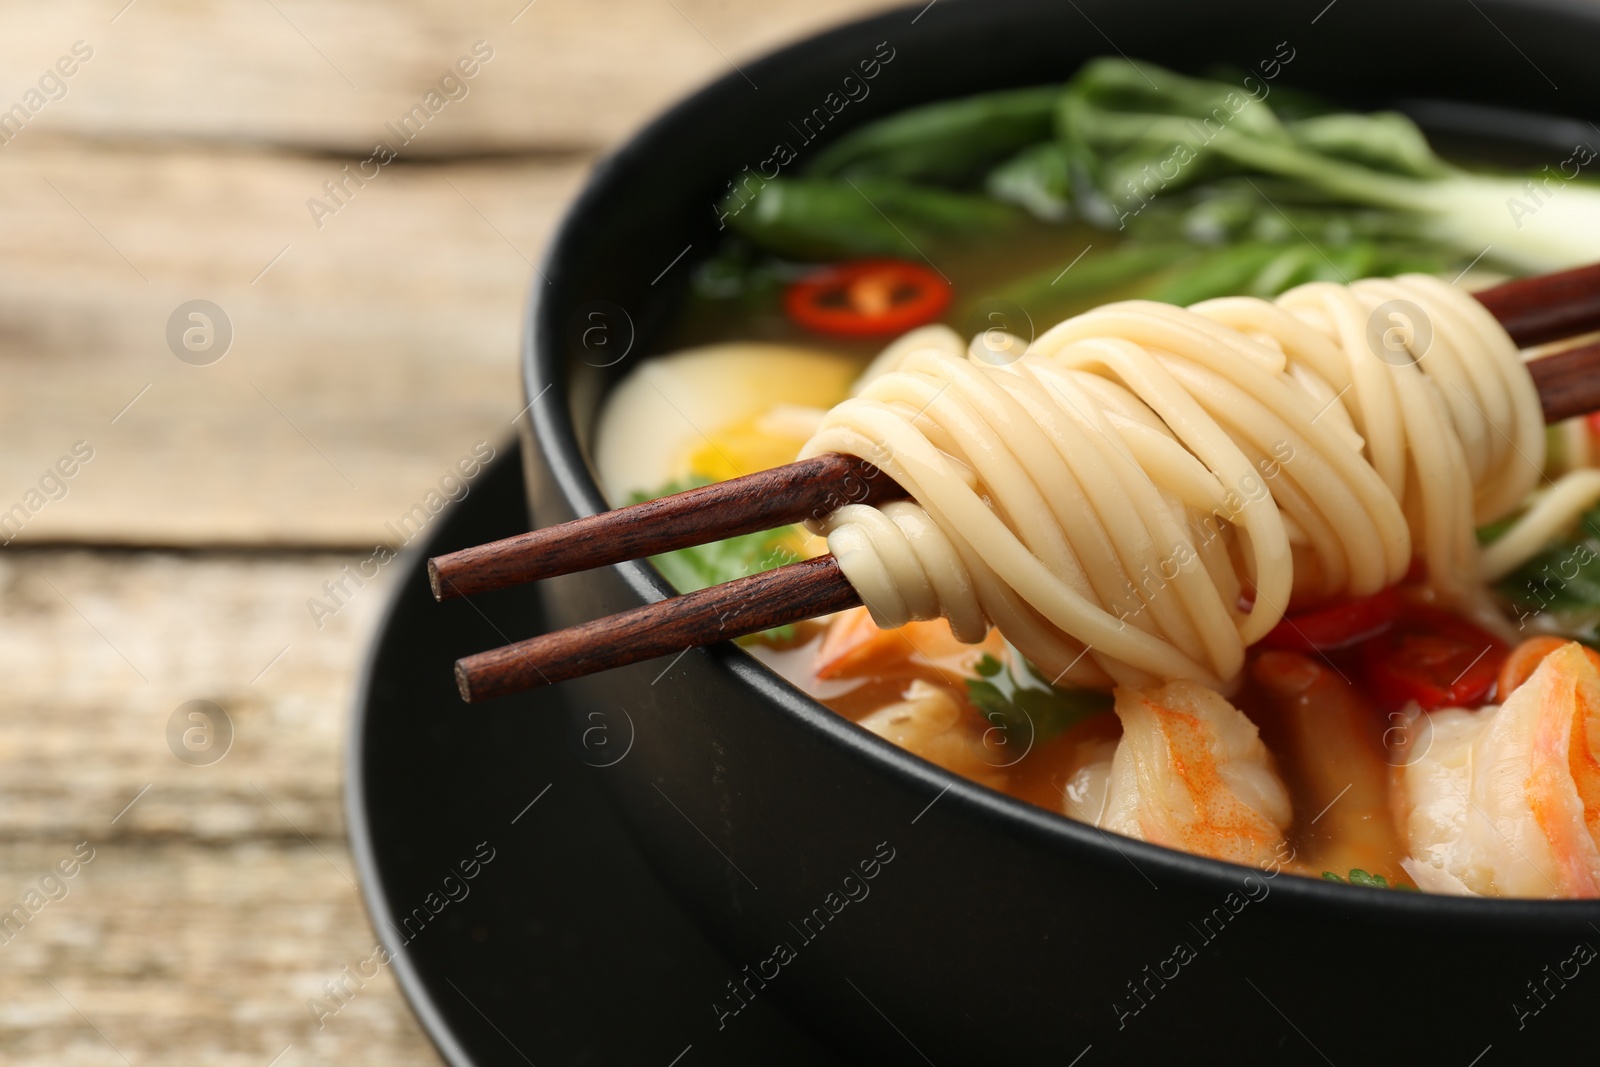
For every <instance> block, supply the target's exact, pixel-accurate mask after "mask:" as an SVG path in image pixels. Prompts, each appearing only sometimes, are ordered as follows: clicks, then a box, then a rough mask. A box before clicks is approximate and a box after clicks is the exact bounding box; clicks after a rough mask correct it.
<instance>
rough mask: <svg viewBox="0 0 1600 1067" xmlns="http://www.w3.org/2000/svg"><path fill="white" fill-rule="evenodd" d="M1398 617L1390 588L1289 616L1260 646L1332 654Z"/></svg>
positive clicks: (1397, 598) (1378, 631)
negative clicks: (1357, 598)
mask: <svg viewBox="0 0 1600 1067" xmlns="http://www.w3.org/2000/svg"><path fill="white" fill-rule="evenodd" d="M1399 613H1400V594H1399V593H1398V592H1397V591H1396V590H1395V589H1394V588H1393V587H1392V586H1391V587H1390V588H1388V589H1384V590H1383V591H1381V592H1378V593H1374V594H1373V595H1372V596H1369V597H1362V598H1361V599H1360V600H1347V601H1345V602H1343V603H1340V604H1331V605H1329V606H1327V607H1324V608H1318V609H1316V610H1315V611H1306V612H1301V613H1300V614H1299V615H1290V616H1288V617H1287V618H1285V619H1284V620H1283V621H1282V622H1280V623H1278V625H1276V626H1274V627H1273V628H1272V629H1271V630H1270V631H1269V632H1268V633H1267V636H1265V637H1263V638H1262V639H1261V641H1260V643H1261V644H1262V645H1263V646H1265V647H1267V648H1285V649H1291V650H1293V651H1295V652H1332V651H1333V650H1335V649H1339V648H1348V647H1349V646H1351V645H1353V644H1355V643H1357V642H1358V641H1365V640H1366V639H1367V638H1369V637H1373V636H1375V635H1377V634H1381V633H1382V632H1383V631H1385V630H1387V629H1388V628H1389V627H1390V626H1391V625H1392V624H1393V623H1394V620H1395V616H1396V615H1398V614H1399Z"/></svg>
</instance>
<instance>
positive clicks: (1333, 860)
mask: <svg viewBox="0 0 1600 1067" xmlns="http://www.w3.org/2000/svg"><path fill="white" fill-rule="evenodd" d="M1251 676H1252V677H1253V678H1254V679H1255V681H1256V683H1257V684H1258V685H1260V686H1261V688H1262V689H1263V690H1265V691H1266V695H1267V697H1268V701H1267V703H1268V705H1269V706H1270V709H1271V710H1270V712H1267V713H1266V714H1264V715H1262V716H1261V725H1262V727H1263V729H1265V730H1267V733H1268V737H1269V739H1271V740H1272V742H1273V746H1274V751H1276V752H1277V754H1278V755H1279V756H1280V757H1282V758H1283V759H1284V761H1285V764H1286V766H1287V768H1288V773H1289V779H1290V781H1293V782H1295V783H1296V785H1297V789H1296V802H1297V803H1298V804H1299V805H1300V809H1301V810H1302V811H1307V812H1315V813H1316V814H1314V815H1313V816H1312V819H1313V821H1314V823H1315V825H1314V826H1307V827H1302V828H1301V830H1300V833H1301V834H1302V835H1303V836H1304V838H1305V840H1304V841H1303V842H1301V843H1300V844H1301V851H1300V858H1301V859H1302V860H1304V861H1305V863H1306V865H1307V866H1308V867H1309V868H1310V869H1311V870H1312V871H1313V873H1314V872H1315V871H1317V870H1333V871H1348V870H1351V869H1353V868H1360V869H1361V870H1364V871H1370V872H1372V873H1374V874H1381V875H1383V876H1384V877H1385V878H1386V879H1388V880H1389V881H1390V882H1391V883H1392V882H1398V881H1400V880H1401V879H1400V877H1399V876H1400V872H1401V867H1400V861H1401V859H1402V858H1403V857H1404V856H1405V847H1404V845H1403V844H1402V843H1401V840H1400V834H1399V832H1398V830H1397V829H1396V827H1395V824H1394V817H1393V815H1392V814H1391V813H1390V810H1389V766H1388V765H1387V764H1386V763H1385V762H1384V759H1383V752H1382V745H1381V733H1380V731H1381V730H1382V728H1383V725H1384V722H1383V720H1382V719H1381V718H1379V717H1377V716H1376V714H1375V713H1374V711H1373V709H1372V708H1371V707H1370V706H1369V705H1368V704H1367V703H1366V702H1365V701H1363V700H1362V699H1361V697H1360V695H1359V694H1358V693H1357V692H1356V691H1355V690H1354V689H1353V688H1352V687H1351V686H1350V684H1349V683H1348V682H1346V681H1345V680H1344V679H1343V678H1341V677H1339V676H1338V675H1337V674H1335V673H1334V672H1333V671H1331V670H1329V669H1328V668H1327V667H1325V666H1323V665H1322V664H1320V663H1318V662H1316V661H1315V660H1313V659H1311V658H1310V657H1307V656H1302V655H1300V654H1299V653H1296V652H1276V651H1269V652H1264V653H1262V654H1261V655H1260V657H1258V658H1257V659H1256V661H1255V664H1254V665H1253V667H1252V668H1251Z"/></svg>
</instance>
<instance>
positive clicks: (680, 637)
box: [428, 264, 1600, 703]
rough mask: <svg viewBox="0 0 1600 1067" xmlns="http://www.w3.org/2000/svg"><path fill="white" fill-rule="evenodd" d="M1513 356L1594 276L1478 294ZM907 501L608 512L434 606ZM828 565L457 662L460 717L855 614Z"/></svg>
mask: <svg viewBox="0 0 1600 1067" xmlns="http://www.w3.org/2000/svg"><path fill="white" fill-rule="evenodd" d="M1476 296H1477V299H1478V300H1479V302H1481V303H1482V304H1483V305H1484V307H1486V308H1487V309H1488V310H1489V312H1490V313H1491V314H1492V315H1494V317H1495V318H1496V319H1497V320H1498V321H1499V322H1500V324H1501V325H1502V326H1504V327H1505V329H1506V332H1507V333H1509V334H1510V335H1511V338H1512V340H1514V341H1515V342H1516V343H1517V344H1518V345H1519V346H1520V347H1524V348H1525V347H1528V346H1530V345H1537V344H1545V343H1547V342H1550V341H1556V340H1560V339H1562V338H1566V337H1576V336H1579V335H1581V334H1585V333H1590V332H1593V331H1595V330H1600V264H1596V265H1593V266H1588V267H1580V268H1578V269H1576V270H1569V271H1562V272H1559V273H1556V274H1545V275H1540V276H1538V277H1533V278H1522V279H1518V280H1516V281H1511V282H1507V283H1505V284H1504V285H1501V286H1497V287H1496V288H1493V289H1489V290H1486V291H1484V292H1481V293H1478V294H1476ZM1528 369H1529V371H1530V372H1531V373H1532V375H1533V380H1534V384H1535V386H1536V387H1537V389H1538V392H1539V402H1540V404H1541V406H1542V407H1543V409H1544V418H1545V422H1547V423H1553V422H1560V421H1561V420H1563V419H1568V418H1571V417H1573V416H1575V415H1581V414H1584V413H1586V412H1590V411H1594V410H1596V409H1600V341H1596V342H1591V343H1589V344H1585V345H1581V346H1578V347H1576V348H1572V349H1569V350H1567V351H1565V352H1559V353H1556V354H1554V355H1550V356H1545V357H1543V358H1541V359H1537V360H1534V361H1533V362H1531V363H1529V364H1528ZM906 495H907V494H906V491H905V490H904V489H903V488H901V487H900V486H899V485H897V484H896V483H895V482H894V481H893V480H891V479H890V478H889V476H888V475H887V474H884V473H883V472H882V471H880V470H878V469H877V468H876V467H874V466H873V465H872V464H870V463H867V462H866V461H865V460H861V459H858V458H856V457H853V456H843V455H838V454H828V455H822V456H816V457H813V458H811V459H806V460H800V461H799V462H796V463H790V464H787V465H785V466H782V467H775V468H773V469H772V470H767V471H761V472H759V473H756V474H749V475H745V476H744V477H741V478H734V479H731V480H729V481H726V482H719V483H717V484H715V485H707V486H702V487H700V488H698V489H690V490H688V491H687V492H683V493H676V494H674V495H672V496H668V497H662V498H661V499H659V500H651V501H648V502H646V503H643V504H634V505H631V506H628V507H622V508H617V509H615V510H614V511H606V512H602V513H600V514H598V515H591V516H588V517H587V518H582V519H575V520H573V521H572V522H566V523H562V524H561V525H559V526H551V527H547V528H546V529H543V530H533V531H530V532H528V533H525V534H518V535H517V536H515V537H508V538H505V539H504V540H500V541H494V542H491V543H489V544H486V545H479V546H477V547H475V548H467V549H463V550H461V551H460V552H452V553H450V554H448V555H444V556H437V557H435V558H433V559H430V560H429V561H428V583H429V585H430V586H431V587H432V589H433V595H434V596H435V598H437V599H439V600H448V599H450V598H452V597H459V596H470V595H472V594H475V593H483V592H488V591H490V590H494V589H502V588H505V587H507V586H512V585H520V584H522V583H525V582H534V581H538V580H540V579H543V578H552V577H555V576H557V575H561V574H571V573H575V572H577V571H585V570H591V569H593V568H595V567H605V566H610V565H611V564H615V563H621V562H624V561H626V560H631V559H643V558H645V557H648V556H654V555H658V554H660V553H662V552H672V551H674V550H676V549H680V548H688V547H690V546H692V545H700V544H705V543H707V542H710V541H719V540H722V539H723V538H726V537H735V536H738V535H740V534H746V533H755V532H757V531H760V530H771V529H774V528H776V527H779V526H787V525H790V524H792V523H797V522H803V521H805V520H807V519H811V518H819V519H820V518H822V517H823V516H826V515H828V514H830V513H831V512H833V511H834V510H835V509H837V508H839V507H841V506H843V505H844V504H847V503H864V504H878V503H885V502H887V501H890V500H896V499H902V498H904V497H905V496H906ZM860 603H861V598H860V597H859V596H857V595H856V592H855V590H854V589H853V588H852V587H851V585H850V583H849V582H848V581H847V580H846V579H845V576H844V573H843V572H842V571H841V570H840V569H839V565H838V562H837V561H836V560H835V559H834V558H833V556H831V555H826V556H819V557H817V558H816V559H809V560H803V561H801V562H799V563H791V564H788V565H786V566H782V567H777V568H775V569H773V570H770V571H764V572H762V573H759V574H752V575H749V576H748V577H744V578H736V579H734V580H733V581H730V582H724V583H723V584H722V585H715V586H711V587H710V588H707V589H702V590H700V591H698V592H694V593H685V594H683V595H682V596H674V597H668V598H667V599H665V600H661V601H658V602H656V603H654V604H646V605H643V606H641V607H637V608H633V609H631V610H629V611H624V612H621V613H619V614H616V615H612V616H609V617H607V618H603V619H595V620H593V621H591V622H586V623H583V624H581V625H578V626H572V627H568V628H567V629H564V630H556V631H553V632H551V633H547V634H541V635H539V636H538V637H533V638H530V639H528V640H526V641H519V642H517V643H515V644H512V645H507V646H505V647H504V648H497V649H493V650H491V651H488V652H480V653H478V654H476V655H472V656H467V657H464V658H463V659H460V660H458V661H456V667H455V675H456V685H457V687H458V688H459V689H460V690H461V698H462V699H463V700H465V701H467V702H468V703H476V702H478V701H482V700H488V699H490V698H492V697H497V696H505V695H508V694H510V693H517V692H521V691H523V690H526V689H533V688H536V687H538V686H542V685H550V684H553V683H555V682H561V681H566V680H567V679H569V678H578V677H581V676H584V675H588V674H594V673H597V672H599V671H605V670H610V669H611V668H613V667H623V666H627V665H628V664H630V663H639V662H642V661H644V660H649V659H655V658H656V657H658V656H669V655H677V654H680V653H682V652H684V651H685V650H687V649H690V648H697V647H700V646H702V645H709V644H713V643H715V642H717V641H726V640H731V639H733V638H736V637H743V636H745V635H747V634H753V633H760V632H761V631H762V630H768V629H771V628H773V627H775V626H783V625H786V624H789V623H795V622H800V621H802V620H804V619H811V618H816V617H818V616H820V615H828V614H831V613H833V612H836V611H843V610H845V609H847V608H852V607H856V606H858V605H859V604H860Z"/></svg>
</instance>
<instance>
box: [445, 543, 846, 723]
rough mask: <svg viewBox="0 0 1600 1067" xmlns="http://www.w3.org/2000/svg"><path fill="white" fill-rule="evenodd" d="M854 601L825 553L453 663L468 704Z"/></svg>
mask: <svg viewBox="0 0 1600 1067" xmlns="http://www.w3.org/2000/svg"><path fill="white" fill-rule="evenodd" d="M860 603H861V597H860V596H859V595H858V594H857V593H856V591H855V589H854V588H853V587H852V586H851V585H850V582H849V581H848V580H847V579H846V578H845V576H844V572H843V571H841V570H840V569H839V563H838V561H837V560H835V559H834V558H833V557H832V556H818V557H817V558H815V559H806V560H801V561H800V562H799V563H790V564H787V565H785V566H782V567H777V568H774V569H773V570H770V571H762V572H761V573H759V574H752V575H749V576H747V577H744V578H735V579H734V580H733V581H731V582H724V583H723V584H722V585H713V586H711V587H710V588H708V589H701V590H700V591H698V592H694V593H684V594H683V595H682V596H674V597H668V598H667V599H665V600H659V601H657V602H656V603H654V604H645V605H643V606H642V607H637V608H632V609H630V610H628V611H624V612H620V613H618V614H616V615H612V616H609V617H607V618H604V619H595V620H594V621H592V622H586V623H581V624H580V625H577V626H571V627H568V628H567V629H565V630H554V631H551V632H550V633H547V634H540V635H539V636H538V637H532V638H529V639H528V640H526V641H518V642H517V643H516V644H514V645H507V646H505V647H504V648H496V649H492V650H490V651H488V652H479V653H478V654H477V655H474V656H466V657H464V658H462V659H459V660H456V688H457V689H459V690H461V699H462V700H465V701H466V702H467V703H469V704H475V703H477V702H478V701H481V700H489V699H491V698H493V697H498V696H506V695H508V694H511V693H519V692H522V691H523V690H526V689H536V688H538V687H539V686H542V685H553V684H554V683H556V682H564V681H566V680H567V679H569V678H578V677H581V676H583V675H587V674H595V673H597V672H599V671H608V670H610V669H611V668H613V667H625V666H627V665H628V664H630V663H640V662H642V661H644V660H647V659H655V658H656V657H657V656H670V655H674V654H677V653H682V652H686V651H688V650H689V649H691V648H698V647H700V646H701V645H709V644H714V643H715V642H717V641H727V640H732V639H733V638H735V637H743V636H745V635H746V634H754V633H760V632H761V631H762V630H769V629H771V628H772V627H774V626H783V625H786V624H788V623H792V622H798V621H799V620H801V619H814V618H816V617H817V616H819V615H831V614H832V613H833V612H836V611H843V610H845V609H846V608H853V607H855V606H856V605H858V604H860Z"/></svg>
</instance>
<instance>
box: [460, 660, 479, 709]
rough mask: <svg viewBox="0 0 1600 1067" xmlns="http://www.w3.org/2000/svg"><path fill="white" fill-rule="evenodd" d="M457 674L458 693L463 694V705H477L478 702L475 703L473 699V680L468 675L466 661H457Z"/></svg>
mask: <svg viewBox="0 0 1600 1067" xmlns="http://www.w3.org/2000/svg"><path fill="white" fill-rule="evenodd" d="M455 673H456V692H458V693H460V694H461V701H462V703H464V704H472V703H476V701H474V700H473V698H472V679H471V677H469V676H468V674H467V664H466V661H465V660H459V659H458V660H456V671H455Z"/></svg>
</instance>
